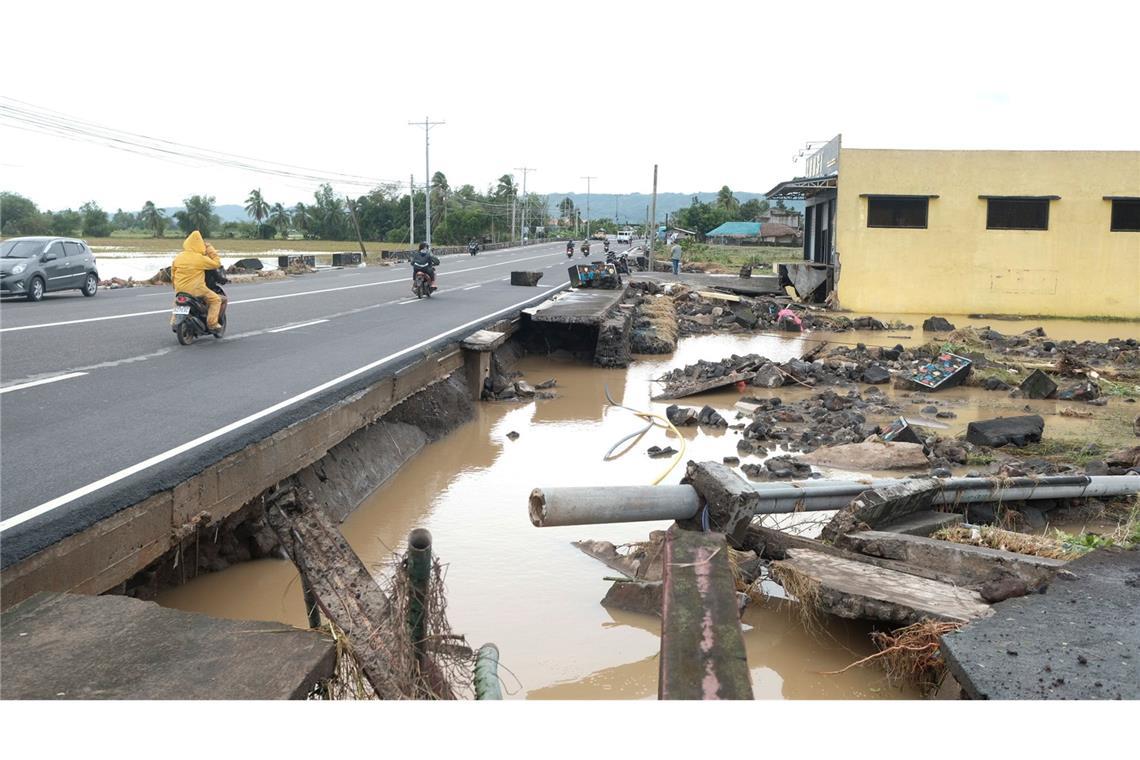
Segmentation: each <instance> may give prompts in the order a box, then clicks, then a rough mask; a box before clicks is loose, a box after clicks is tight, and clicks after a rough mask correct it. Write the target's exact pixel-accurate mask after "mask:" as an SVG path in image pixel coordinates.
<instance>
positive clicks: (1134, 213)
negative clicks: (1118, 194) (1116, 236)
mask: <svg viewBox="0 0 1140 760" xmlns="http://www.w3.org/2000/svg"><path fill="white" fill-rule="evenodd" d="M1109 229H1110V230H1112V231H1113V232H1140V198H1128V199H1120V198H1114V199H1113V200H1112V225H1111V226H1110V227H1109Z"/></svg>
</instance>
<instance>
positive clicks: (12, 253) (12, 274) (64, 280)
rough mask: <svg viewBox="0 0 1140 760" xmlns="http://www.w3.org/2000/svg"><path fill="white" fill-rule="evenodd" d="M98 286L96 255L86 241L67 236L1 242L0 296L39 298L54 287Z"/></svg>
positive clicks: (86, 290) (88, 292)
mask: <svg viewBox="0 0 1140 760" xmlns="http://www.w3.org/2000/svg"><path fill="white" fill-rule="evenodd" d="M98 289H99V272H98V270H97V269H96V268H95V254H94V253H92V252H91V249H90V248H89V247H88V246H87V243H85V242H83V241H82V240H77V239H76V238H66V237H16V238H9V239H8V240H5V241H4V242H3V243H0V296H24V297H25V298H27V299H28V300H29V301H39V300H40V299H41V298H43V297H44V293H47V292H49V291H53V290H79V291H81V292H82V293H83V295H85V296H93V295H95V293H96V292H98Z"/></svg>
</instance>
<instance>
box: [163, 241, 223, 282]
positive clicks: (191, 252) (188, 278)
mask: <svg viewBox="0 0 1140 760" xmlns="http://www.w3.org/2000/svg"><path fill="white" fill-rule="evenodd" d="M210 253H213V256H210V255H209V254H210ZM221 265H222V262H221V260H220V259H219V258H218V254H217V251H214V248H213V246H211V245H208V244H207V243H206V241H205V240H203V239H202V233H200V232H198V230H194V231H193V232H191V233H190V234H189V235H188V236H187V237H186V240H184V241H182V253H180V254H178V255H177V256H175V257H174V263H173V264H171V265H170V279H171V282H172V283H173V284H174V289H175V290H176V291H184V292H186V293H190V294H192V295H204V292H211V293H212V292H213V291H207V288H206V270H207V269H217V268H218V267H220V266H221Z"/></svg>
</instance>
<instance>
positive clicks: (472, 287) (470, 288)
mask: <svg viewBox="0 0 1140 760" xmlns="http://www.w3.org/2000/svg"><path fill="white" fill-rule="evenodd" d="M481 287H483V286H482V285H472V286H470V287H467V288H464V290H474V289H475V288H481Z"/></svg>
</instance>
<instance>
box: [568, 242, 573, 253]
mask: <svg viewBox="0 0 1140 760" xmlns="http://www.w3.org/2000/svg"><path fill="white" fill-rule="evenodd" d="M566 253H574V241H573V240H567V241H566Z"/></svg>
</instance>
